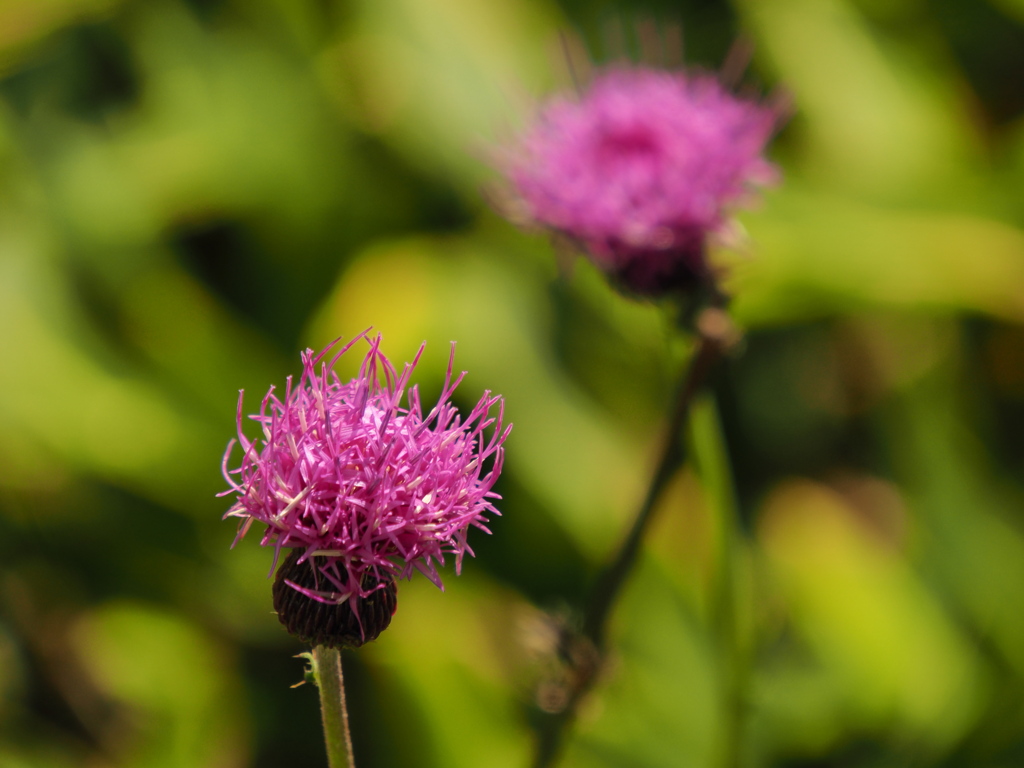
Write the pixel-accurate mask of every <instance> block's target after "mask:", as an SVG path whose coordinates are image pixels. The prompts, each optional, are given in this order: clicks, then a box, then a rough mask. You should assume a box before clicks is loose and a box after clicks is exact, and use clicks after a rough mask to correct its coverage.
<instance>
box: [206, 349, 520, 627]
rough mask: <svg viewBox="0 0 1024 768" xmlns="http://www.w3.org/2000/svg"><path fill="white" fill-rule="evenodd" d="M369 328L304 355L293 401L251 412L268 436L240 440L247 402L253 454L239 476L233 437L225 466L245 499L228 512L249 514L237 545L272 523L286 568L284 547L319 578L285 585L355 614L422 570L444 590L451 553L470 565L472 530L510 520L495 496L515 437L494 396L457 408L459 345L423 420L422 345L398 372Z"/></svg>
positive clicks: (288, 397)
mask: <svg viewBox="0 0 1024 768" xmlns="http://www.w3.org/2000/svg"><path fill="white" fill-rule="evenodd" d="M366 333H367V332H365V331H364V332H363V333H362V334H360V335H359V336H357V337H356V338H355V339H353V340H352V341H351V342H349V343H348V344H346V345H345V346H344V347H342V348H341V349H340V350H339V351H338V352H337V353H336V354H335V355H334V356H333V358H331V359H330V361H329V362H326V359H327V355H328V353H329V351H330V350H331V347H333V346H334V345H333V344H332V345H330V346H328V347H327V348H326V349H324V350H322V351H321V352H319V353H316V354H314V352H313V350H306V352H305V353H304V354H303V355H302V365H303V370H302V375H301V377H300V378H299V381H298V383H297V384H296V383H293V381H292V378H291V377H288V382H287V385H286V387H285V392H284V395H283V396H282V397H279V396H278V394H277V393H276V392H275V389H274V388H273V387H271V388H270V391H269V392H267V394H266V396H265V397H264V398H263V402H262V404H261V406H260V410H259V413H256V414H253V415H252V416H250V418H251V419H252V420H254V421H256V422H257V423H258V424H259V425H260V426H261V428H262V436H261V438H260V439H257V440H253V441H250V440H249V439H247V438H246V436H245V434H244V433H243V430H242V398H243V396H244V393H240V394H239V398H238V415H237V427H238V438H237V442H238V443H240V444H241V447H242V450H243V455H242V460H241V464H240V465H239V466H238V467H236V468H234V469H229V468H228V461H229V460H230V455H231V453H232V449H233V448H234V445H235V442H236V441H235V440H232V441H231V442H230V443H229V444H228V449H227V451H226V453H225V455H224V461H223V471H224V477H225V478H226V479H227V481H228V483H229V484H230V486H231V488H230V489H229V490H227V491H224V492H223V493H222V494H220V495H222V496H225V495H235V496H236V500H235V503H234V504H233V505H232V507H231V509H230V510H228V512H227V513H226V514H225V518H227V517H237V518H240V519H241V523H240V525H239V530H238V537H237V538H236V540H235V542H236V543H237V542H238V540H240V539H241V538H242V537H243V536H244V535H245V534H246V532H247V531H248V530H249V528H250V526H251V525H252V524H253V522H257V523H262V524H263V525H265V526H266V529H265V531H264V533H263V538H262V541H261V544H263V545H264V546H273V547H275V549H276V550H277V552H276V556H275V565H276V562H277V557H278V556H279V555H280V553H281V550H283V549H291V550H293V553H292V554H293V555H295V554H296V553H300V554H298V558H297V560H294V559H293V561H292V562H294V563H297V564H302V563H306V562H308V563H309V566H307V567H311V568H313V569H314V579H313V581H315V582H317V584H315V585H314V586H303V585H302V584H299V583H296V582H294V581H291V580H286V581H285V583H287V584H288V586H290V587H291V588H293V589H295V590H297V591H298V592H300V593H302V594H303V595H305V596H306V597H308V598H311V599H313V600H316V601H319V602H320V603H328V604H333V605H341V604H342V603H345V602H346V601H347V602H348V604H349V606H350V607H351V609H352V611H353V612H356V610H357V603H358V602H359V601H362V600H363V599H365V598H367V597H369V596H370V595H371V593H373V592H375V591H377V590H379V589H384V588H385V587H390V586H391V585H392V584H393V581H394V579H397V578H409V577H410V576H411V575H412V571H413V570H414V569H415V570H419V571H421V572H422V573H423V574H425V575H426V576H427V578H429V579H430V580H431V581H432V582H433V583H434V584H436V585H437V586H438V587H439V588H441V589H443V588H444V587H443V585H442V583H441V578H440V576H439V575H438V572H437V564H439V563H440V564H443V563H444V558H445V555H446V554H454V555H455V566H456V571H458V570H460V569H461V564H462V558H463V556H464V555H465V554H466V553H469V554H470V555H472V554H473V552H472V550H471V549H470V547H469V544H468V542H467V532H468V530H469V529H470V528H472V527H476V528H480V529H481V530H483V531H485V532H488V533H489V532H490V531H488V529H487V527H486V525H485V523H486V517H485V516H486V514H487V513H492V514H495V515H497V514H500V513H499V512H498V510H497V509H495V508H494V506H493V501H494V500H495V499H498V498H500V497H499V495H498V494H496V493H494V492H493V491H492V490H491V489H492V488H493V486H494V483H495V481H496V480H497V478H498V475H499V474H500V473H501V468H502V461H503V454H504V449H503V447H502V446H503V443H504V442H505V439H506V438H507V437H508V434H509V431H510V430H511V425H504V426H503V424H502V417H503V413H504V401H503V400H502V398H501V397H500V396H492V395H491V393H490V392H484V394H483V396H482V397H481V398H480V400H479V401H478V402H477V404H476V406H475V407H474V408H473V409H472V411H470V413H469V415H468V416H467V417H466V418H465V419H463V418H462V417H461V416H460V415H459V412H458V410H457V409H456V408H455V407H454V406H453V405H452V404H451V403H450V402H449V399H450V398H451V396H452V393H453V392H454V391H455V388H456V387H457V386H458V385H459V383H460V382H461V381H462V379H463V377H464V376H465V372H463V373H462V374H460V375H459V376H457V377H455V378H454V379H453V378H452V372H453V367H452V366H453V364H454V357H455V345H454V343H453V344H452V351H451V356H450V358H449V361H448V373H447V376H446V377H445V382H444V387H443V389H442V392H441V396H440V398H439V400H438V402H437V404H436V405H435V406H434V407H433V408H431V409H430V411H429V412H428V413H426V414H424V413H423V409H422V407H421V404H420V397H419V392H418V389H417V387H415V386H412V387H410V386H409V378H410V375H411V374H412V371H413V369H414V368H415V366H416V364H417V362H418V361H419V359H420V356H421V355H422V353H423V347H422V346H421V347H420V349H419V352H417V354H416V357H415V359H414V360H413V362H412V363H409V364H406V365H405V367H404V368H403V369H402V371H401V373H399V372H398V371H396V369H395V368H394V366H392V364H391V363H390V362H389V361H388V359H387V358H386V357H385V356H384V354H383V353H382V352H381V351H380V343H381V337H380V336H379V335H378V336H377V337H376V338H374V339H370V338H368V337H367V336H366ZM360 339H362V340H364V341H366V343H367V344H368V346H369V349H368V350H367V353H366V357H365V358H364V359H363V362H362V365H361V367H360V369H359V375H358V376H356V377H355V378H354V379H352V380H351V381H349V382H347V383H343V382H342V381H341V380H340V379H339V378H338V376H337V374H336V373H335V372H334V371H333V366H334V364H335V363H336V362H337V360H338V359H339V358H340V357H341V356H342V355H343V354H345V353H346V352H347V351H348V350H349V349H350V348H351V347H352V346H353V345H354V344H355V343H356V342H357V341H359V340H360ZM335 343H336V342H335ZM403 397H404V398H405V400H406V405H404V406H403V405H402V404H401V403H402V399H403ZM494 406H497V407H498V411H497V415H496V416H492V415H491V410H492V409H493V408H494ZM275 599H276V598H275ZM282 620H284V618H282ZM388 620H390V617H388Z"/></svg>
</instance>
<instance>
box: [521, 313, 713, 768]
mask: <svg viewBox="0 0 1024 768" xmlns="http://www.w3.org/2000/svg"><path fill="white" fill-rule="evenodd" d="M721 303H724V297H722V296H720V295H716V297H715V301H714V302H713V304H712V306H711V307H709V308H708V309H706V310H705V311H704V313H703V315H702V318H703V322H700V321H699V322H698V323H697V329H698V334H699V335H698V343H697V349H696V351H695V352H694V355H693V357H692V358H691V359H690V361H689V364H688V365H687V366H686V369H685V371H684V373H683V377H682V380H681V381H680V384H679V389H678V391H677V393H676V397H675V401H674V404H673V407H672V413H671V415H670V417H669V422H668V427H667V429H666V430H665V437H664V442H663V443H662V450H661V458H660V459H659V461H658V466H657V469H656V470H655V472H654V476H653V477H652V478H651V483H650V485H649V486H648V488H647V493H646V495H645V496H644V500H643V503H642V504H641V506H640V509H639V510H638V512H637V515H636V517H635V518H634V520H633V524H632V525H631V526H630V529H629V531H628V532H627V534H626V538H625V539H624V540H623V543H622V546H621V547H620V548H619V550H618V552H617V553H616V554H615V557H614V558H613V559H612V560H611V562H610V563H609V564H608V566H607V567H606V568H605V569H604V571H603V572H602V574H601V576H600V577H599V579H598V582H597V585H596V587H595V589H594V591H593V593H592V595H591V599H590V602H589V603H588V604H587V606H586V609H585V611H584V613H583V628H582V629H583V631H582V633H581V634H582V640H581V642H583V643H585V644H588V645H589V646H590V652H589V653H582V654H580V655H581V656H582V657H583V658H585V659H588V662H587V664H586V667H585V668H579V669H577V670H576V673H577V680H576V683H575V685H574V687H573V688H572V690H570V691H569V696H568V701H567V702H566V705H565V707H564V708H563V709H562V710H561V711H560V712H557V713H553V714H545V715H543V716H542V720H541V721H540V723H539V724H538V726H537V751H536V754H535V757H534V763H533V765H534V768H548V767H549V766H552V765H554V763H555V761H556V760H557V759H558V755H559V753H560V752H561V749H562V744H563V741H564V739H565V732H566V730H567V729H568V728H569V726H570V725H571V723H572V721H573V720H574V719H575V717H576V709H577V707H578V706H579V703H580V701H581V700H582V699H583V698H584V696H586V694H587V693H588V692H589V691H590V689H591V687H592V686H593V684H594V682H595V679H596V677H597V673H598V671H599V670H600V666H601V660H602V657H603V654H604V642H605V632H606V629H607V623H608V619H609V617H610V616H611V612H612V609H613V608H614V606H615V603H616V601H617V600H618V598H619V596H620V595H621V593H622V590H623V588H624V587H625V585H626V581H627V579H628V577H629V574H630V573H631V572H632V570H633V566H634V565H635V564H636V560H637V557H638V555H639V552H640V545H641V543H642V541H643V538H644V535H645V533H646V532H647V530H648V529H649V528H650V524H651V520H652V519H653V517H654V512H655V510H656V509H657V502H658V500H659V499H660V498H661V496H662V494H663V493H664V491H665V488H666V487H667V486H668V484H669V481H670V480H671V479H672V477H673V476H674V475H675V473H676V472H677V471H678V470H679V467H680V466H682V464H683V461H684V459H685V452H684V450H683V445H682V440H681V434H682V431H683V428H684V426H685V425H686V423H687V420H688V417H689V415H690V409H691V406H692V405H693V403H694V400H695V399H696V397H697V395H698V394H699V393H700V392H701V391H702V390H703V389H704V387H705V386H706V385H707V383H708V381H709V380H710V378H711V375H712V373H713V372H714V370H715V368H716V367H717V365H718V363H719V362H720V361H721V359H722V356H723V354H724V353H725V351H726V349H727V348H728V347H729V345H730V343H731V341H732V338H731V334H732V330H733V329H732V326H731V324H730V323H729V321H728V318H727V316H726V315H725V312H724V310H723V309H722V308H721V306H720V304H721ZM577 642H580V641H577Z"/></svg>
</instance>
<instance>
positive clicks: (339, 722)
mask: <svg viewBox="0 0 1024 768" xmlns="http://www.w3.org/2000/svg"><path fill="white" fill-rule="evenodd" d="M313 672H314V674H315V675H316V685H317V688H319V689H320V710H321V712H322V714H323V720H324V742H325V743H326V745H327V765H328V766H329V768H355V765H356V764H355V761H354V760H353V759H352V734H351V733H349V729H348V707H347V706H346V705H345V677H344V675H343V674H342V671H341V651H340V650H338V649H337V648H327V647H326V646H323V645H318V646H317V647H316V648H314V649H313Z"/></svg>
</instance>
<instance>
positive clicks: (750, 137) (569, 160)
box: [501, 66, 778, 295]
mask: <svg viewBox="0 0 1024 768" xmlns="http://www.w3.org/2000/svg"><path fill="white" fill-rule="evenodd" d="M777 122H778V111H777V110H776V109H773V108H771V107H768V106H766V105H763V104H761V103H758V102H756V101H752V100H748V99H743V98H739V97H737V96H735V95H733V94H732V93H730V92H729V91H727V90H726V89H725V88H724V87H723V86H722V84H721V83H720V82H719V80H718V79H717V78H715V77H713V76H712V75H708V74H699V73H698V74H694V73H689V72H683V71H665V70H657V69H651V68H646V67H639V66H616V67H610V68H607V69H605V70H602V71H600V72H598V74H597V75H596V76H595V77H594V79H593V80H592V82H591V83H590V85H589V86H588V87H587V88H586V89H585V90H584V92H583V93H581V94H580V95H579V96H578V97H575V98H571V97H566V96H556V97H555V98H553V99H551V100H550V101H548V102H547V103H546V104H544V105H543V106H542V107H541V109H540V111H539V114H538V117H537V119H536V122H535V123H534V124H533V125H532V127H530V128H528V129H527V130H526V131H525V132H524V133H523V135H522V136H521V137H520V138H519V140H518V143H517V144H516V146H514V147H513V148H511V150H510V151H508V152H506V153H505V156H504V160H503V161H502V162H501V164H502V166H503V171H504V173H505V174H506V175H507V177H508V179H509V181H510V182H511V186H512V188H513V192H514V194H515V196H516V197H517V198H518V203H519V207H520V208H522V210H523V213H524V214H525V216H526V217H527V218H528V219H529V220H531V221H533V222H535V223H537V224H539V225H541V226H543V227H546V228H548V229H551V230H554V231H556V232H558V233H560V234H562V235H564V236H566V237H568V238H569V239H570V240H571V241H572V242H573V243H575V244H576V245H577V246H578V247H579V248H581V249H582V250H583V251H584V252H585V253H586V254H587V255H588V256H589V257H590V258H591V259H592V260H593V261H594V262H595V263H596V264H597V265H598V266H599V267H600V268H601V269H602V270H604V271H605V272H606V273H608V274H609V276H611V277H612V278H613V279H614V280H616V281H617V282H619V283H620V284H622V285H623V286H624V287H626V288H627V289H628V290H630V291H632V292H635V293H638V294H641V295H655V294H660V293H666V292H669V291H672V290H676V289H678V288H680V287H685V286H686V285H687V284H688V283H692V282H693V279H694V278H695V277H696V276H698V275H700V274H701V273H702V271H703V268H704V247H705V242H706V239H707V237H708V235H710V234H714V233H717V232H721V231H722V230H723V229H724V228H725V226H726V224H727V222H728V217H729V212H730V210H731V209H732V208H734V207H736V206H737V205H738V204H741V203H742V202H743V201H744V200H745V198H747V197H749V195H750V192H751V190H752V189H753V188H755V187H757V186H760V185H764V184H768V183H770V182H772V181H773V180H774V179H775V177H776V175H777V174H776V170H775V168H774V166H772V165H771V164H770V163H769V162H768V161H767V160H766V159H765V158H764V157H763V155H762V153H763V151H764V148H765V145H766V144H767V142H768V140H769V138H770V137H771V135H772V133H773V132H774V130H775V127H776V124H777Z"/></svg>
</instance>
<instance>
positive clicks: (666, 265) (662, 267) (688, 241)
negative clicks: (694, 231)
mask: <svg viewBox="0 0 1024 768" xmlns="http://www.w3.org/2000/svg"><path fill="white" fill-rule="evenodd" d="M677 240H678V241H679V242H680V244H678V245H676V246H674V247H673V248H670V249H667V250H654V249H651V250H644V249H640V248H630V247H628V246H624V245H621V244H617V243H611V244H610V249H611V250H612V252H613V253H614V254H615V256H614V259H613V264H611V265H607V266H606V267H605V271H606V272H607V273H608V275H609V277H610V278H611V280H612V282H613V283H615V284H616V285H617V286H618V287H619V288H620V290H622V291H624V292H625V293H628V294H632V295H634V296H637V297H640V298H656V297H659V296H667V295H669V294H679V295H682V296H686V295H688V294H690V293H692V292H693V291H694V290H696V289H697V288H698V287H699V286H700V285H701V284H702V282H703V280H704V279H705V277H706V274H707V263H706V259H705V253H704V242H703V240H702V239H701V238H700V237H699V236H691V237H686V236H682V235H678V234H677Z"/></svg>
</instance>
